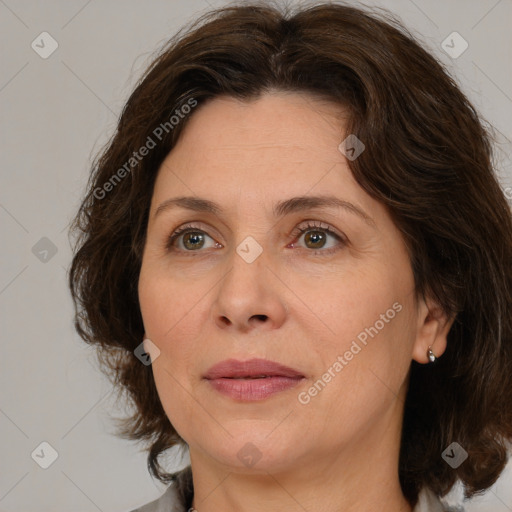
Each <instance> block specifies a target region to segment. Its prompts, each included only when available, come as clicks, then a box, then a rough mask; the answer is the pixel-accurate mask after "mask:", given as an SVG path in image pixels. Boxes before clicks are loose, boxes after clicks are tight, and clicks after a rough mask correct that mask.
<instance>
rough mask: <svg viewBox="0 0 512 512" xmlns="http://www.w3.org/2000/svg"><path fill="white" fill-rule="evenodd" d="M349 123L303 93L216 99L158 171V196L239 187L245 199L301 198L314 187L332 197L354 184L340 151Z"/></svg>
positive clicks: (202, 109)
mask: <svg viewBox="0 0 512 512" xmlns="http://www.w3.org/2000/svg"><path fill="white" fill-rule="evenodd" d="M344 118H346V113H345V111H344V110H343V108H342V107H340V106H337V105H334V104H333V103H330V102H327V101H325V100H320V99H319V98H315V97H313V96H309V95H305V94H298V93H283V92H277V93H271V94H265V95H263V96H260V97H259V98H257V99H256V100H251V101H248V102H245V101H240V100H237V99H235V98H231V97H220V98H215V99H213V100H211V101H209V102H208V103H206V104H205V105H202V106H200V107H198V108H197V109H196V111H194V112H193V115H191V118H190V119H189V120H188V124H187V126H186V128H185V129H184V131H183V132H182V134H181V137H180V139H179V140H178V142H177V144H176V146H175V147H174V148H173V150H172V151H171V152H170V154H169V155H168V156H167V158H166V159H165V160H164V162H163V164H162V166H161V169H160V171H159V175H158V179H157V184H156V186H155V193H156V194H158V193H159V192H160V189H162V188H165V189H170V188H172V189H173V190H176V191H179V192H180V193H185V192H186V193H187V195H190V192H192V193H199V191H202V192H205V191H210V192H212V187H214V188H215V189H219V190H221V189H224V190H228V189H229V190H232V189H233V187H235V186H236V187H238V189H239V190H242V191H243V192H245V193H247V194H250V193H251V192H252V191H254V190H259V189H261V188H262V187H266V188H267V191H269V190H268V187H272V189H273V190H275V191H276V192H279V193H280V194H283V193H288V192H290V190H289V189H290V187H292V188H294V189H295V190H294V192H296V193H297V194H301V195H303V194H306V193H307V192H308V190H309V189H311V188H312V187H316V188H317V189H318V187H323V189H324V190H323V192H327V191H329V190H330V189H331V188H332V187H333V186H334V185H335V184H338V185H339V184H341V183H342V182H340V177H341V176H342V175H344V179H343V182H345V185H346V186H347V185H348V182H351V186H354V185H355V182H354V180H353V178H352V176H351V173H350V170H349V168H348V165H347V163H346V161H345V157H344V156H343V155H342V154H341V153H340V151H339V150H338V146H339V144H340V143H341V141H342V140H343V138H344V123H343V119H344ZM187 187H188V189H187ZM317 191H318V190H317ZM201 195H204V194H201Z"/></svg>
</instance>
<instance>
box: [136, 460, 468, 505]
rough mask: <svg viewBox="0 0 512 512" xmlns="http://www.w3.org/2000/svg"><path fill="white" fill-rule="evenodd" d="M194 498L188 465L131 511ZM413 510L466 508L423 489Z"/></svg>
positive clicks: (184, 501)
mask: <svg viewBox="0 0 512 512" xmlns="http://www.w3.org/2000/svg"><path fill="white" fill-rule="evenodd" d="M192 499H193V488H192V473H191V470H190V466H188V467H186V468H185V469H184V470H182V471H180V472H179V473H178V474H177V476H176V480H175V481H174V482H173V483H172V484H171V485H170V486H169V487H168V488H167V490H166V491H165V493H164V494H163V495H162V496H160V498H158V499H156V500H155V501H152V502H151V503H148V504H147V505H144V506H142V507H139V508H137V509H135V510H132V511H130V512H193V511H194V509H193V508H192ZM413 512H464V509H463V508H457V509H453V508H446V507H445V506H444V505H443V503H442V502H441V501H440V500H439V498H438V497H437V496H436V495H435V494H434V493H433V492H432V491H430V490H429V489H423V490H422V491H421V492H420V494H419V496H418V503H417V504H416V506H415V507H414V510H413Z"/></svg>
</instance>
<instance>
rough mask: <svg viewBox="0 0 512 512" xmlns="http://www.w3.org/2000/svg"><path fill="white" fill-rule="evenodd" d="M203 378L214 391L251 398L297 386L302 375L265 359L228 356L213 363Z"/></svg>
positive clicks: (235, 398)
mask: <svg viewBox="0 0 512 512" xmlns="http://www.w3.org/2000/svg"><path fill="white" fill-rule="evenodd" d="M204 378H205V379H206V380H207V382H209V383H210V385H211V386H212V388H213V389H214V390H215V391H217V392H219V393H221V394H222V395H224V396H227V397H229V398H231V399H232V400H236V401H241V402H254V401H258V400H264V399H266V398H269V397H271V396H272V395H275V394H277V393H280V392H282V391H286V390H288V389H291V388H293V387H295V386H297V384H298V383H299V382H301V381H302V380H303V379H304V375H302V374H301V373H300V372H299V371H297V370H294V369H293V368H289V367H288V366H283V365H282V364H279V363H275V362H273V361H268V360H266V359H250V360H249V361H237V360H235V359H228V360H226V361H222V362H220V363H218V364H216V365H214V366H212V367H211V368H210V369H209V370H208V372H207V373H206V374H205V376H204Z"/></svg>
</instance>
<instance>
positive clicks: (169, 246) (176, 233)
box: [165, 219, 348, 255]
mask: <svg viewBox="0 0 512 512" xmlns="http://www.w3.org/2000/svg"><path fill="white" fill-rule="evenodd" d="M209 229H210V227H207V228H206V229H205V228H204V225H203V224H202V223H200V222H199V223H198V222H194V221H192V222H188V223H186V224H183V225H181V226H179V227H177V228H175V229H173V230H172V231H171V234H170V235H169V236H168V237H167V239H166V244H165V248H166V250H168V251H176V249H175V247H174V244H175V241H176V240H177V239H178V238H179V237H180V236H182V235H184V234H186V233H187V232H190V231H191V232H193V231H200V232H202V233H204V234H205V235H206V236H208V237H209V238H211V239H212V240H214V238H213V237H212V236H211V235H209V234H208V230H209ZM212 229H213V228H212ZM315 229H318V230H319V231H324V232H326V233H328V234H329V235H331V236H334V237H335V238H337V239H338V241H339V242H340V243H341V245H342V246H345V245H347V244H348V238H347V237H346V236H345V235H344V234H343V233H341V232H339V231H338V230H337V229H336V228H334V227H333V226H331V225H330V224H327V223H323V222H322V221H318V220H313V219H309V220H308V219H306V220H302V221H300V222H299V224H298V225H297V226H295V228H294V229H293V231H292V232H291V233H290V235H288V236H289V237H293V242H291V245H293V244H295V242H296V239H297V238H298V237H300V236H302V235H303V234H304V233H305V232H308V231H314V230H315ZM215 243H216V244H217V245H222V244H219V242H217V241H215ZM289 246H290V244H289V245H287V247H289ZM337 250H339V247H337V248H329V249H316V250H315V249H307V248H306V251H308V252H309V253H312V254H323V255H327V254H331V253H333V252H336V251H337ZM178 252H185V253H194V252H197V253H200V252H202V251H200V250H198V251H183V250H178Z"/></svg>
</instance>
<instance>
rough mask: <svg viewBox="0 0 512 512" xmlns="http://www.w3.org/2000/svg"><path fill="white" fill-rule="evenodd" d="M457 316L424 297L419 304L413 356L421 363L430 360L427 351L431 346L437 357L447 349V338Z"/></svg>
mask: <svg viewBox="0 0 512 512" xmlns="http://www.w3.org/2000/svg"><path fill="white" fill-rule="evenodd" d="M454 321H455V316H452V317H450V316H448V314H447V313H446V312H445V311H444V310H443V309H442V308H441V307H440V306H439V305H438V304H437V303H436V302H434V301H433V300H431V299H426V301H425V300H424V299H423V298H422V299H421V300H420V301H419V305H418V316H417V331H416V340H415V342H414V346H413V351H412V357H413V359H414V360H415V361H417V362H418V363H421V364H427V363H428V362H429V359H428V355H427V351H428V349H429V347H430V348H431V349H432V352H434V355H435V356H436V357H440V356H441V355H443V354H444V352H445V350H446V344H447V341H446V338H447V336H448V332H449V331H450V329H451V327H452V325H453V322H454Z"/></svg>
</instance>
